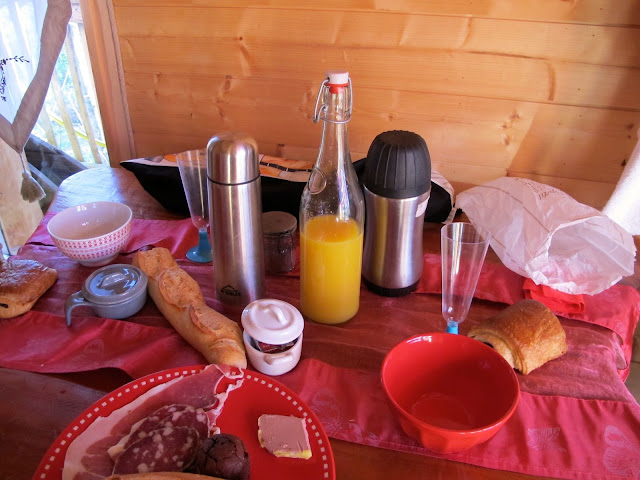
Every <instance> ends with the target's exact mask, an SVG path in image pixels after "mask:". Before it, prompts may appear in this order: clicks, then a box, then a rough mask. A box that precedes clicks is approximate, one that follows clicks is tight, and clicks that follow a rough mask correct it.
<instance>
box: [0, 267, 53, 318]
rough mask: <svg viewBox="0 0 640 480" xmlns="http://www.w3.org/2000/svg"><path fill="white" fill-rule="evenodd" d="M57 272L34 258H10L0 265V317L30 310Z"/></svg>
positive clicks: (51, 282) (16, 314)
mask: <svg viewBox="0 0 640 480" xmlns="http://www.w3.org/2000/svg"><path fill="white" fill-rule="evenodd" d="M57 278H58V272H57V271H56V270H54V269H53V268H49V267H46V266H44V265H43V264H41V263H40V262H37V261H35V260H25V259H19V258H10V259H9V260H7V261H6V262H3V263H2V264H1V265H0V318H13V317H17V316H18V315H21V314H23V313H26V312H28V311H29V310H31V307H33V305H34V304H35V303H36V301H37V300H38V299H39V298H40V297H41V296H42V294H43V293H44V292H46V291H47V290H48V289H49V288H50V287H51V286H52V285H53V284H54V283H55V282H56V280H57Z"/></svg>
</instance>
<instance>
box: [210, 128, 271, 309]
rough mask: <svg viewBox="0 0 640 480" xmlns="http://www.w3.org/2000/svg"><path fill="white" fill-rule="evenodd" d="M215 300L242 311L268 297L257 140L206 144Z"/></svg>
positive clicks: (228, 137)
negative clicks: (265, 296) (265, 289)
mask: <svg viewBox="0 0 640 480" xmlns="http://www.w3.org/2000/svg"><path fill="white" fill-rule="evenodd" d="M207 176H208V178H209V188H208V190H209V219H210V225H211V245H212V250H213V268H214V279H215V288H216V297H217V298H218V300H220V301H221V302H222V303H223V304H225V305H227V306H229V307H232V310H233V309H242V308H244V307H245V306H246V305H248V304H249V303H251V302H253V301H254V300H257V299H259V298H262V297H263V296H264V253H263V246H262V202H261V196H260V193H261V191H260V165H259V158H258V147H257V144H256V141H255V140H254V139H253V138H251V137H250V136H249V135H247V134H245V133H221V134H219V135H216V136H214V137H213V138H211V140H209V143H208V144H207Z"/></svg>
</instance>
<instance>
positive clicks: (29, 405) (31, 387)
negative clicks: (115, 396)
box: [0, 168, 544, 480]
mask: <svg viewBox="0 0 640 480" xmlns="http://www.w3.org/2000/svg"><path fill="white" fill-rule="evenodd" d="M92 200H114V201H119V202H123V203H126V204H127V205H129V206H130V207H131V208H132V209H133V212H134V216H135V217H137V218H159V219H176V218H181V217H178V216H176V215H174V214H172V213H170V212H167V211H166V210H165V209H164V208H163V207H162V206H161V205H160V204H159V203H158V202H157V201H156V200H154V199H153V198H152V197H151V196H150V195H149V194H147V193H146V192H145V191H144V190H143V189H142V187H141V186H140V184H139V183H138V181H137V180H136V179H135V177H134V176H133V174H131V173H130V172H128V171H126V170H124V169H122V168H119V169H92V170H86V171H82V172H79V173H77V174H75V175H73V176H71V177H69V178H68V179H67V180H65V181H64V182H63V183H62V184H61V185H60V189H59V191H58V193H57V195H56V198H55V199H54V202H53V203H52V205H51V208H50V211H60V210H62V209H64V208H66V207H68V206H71V205H76V204H79V203H83V202H86V201H92ZM130 380H131V378H130V377H129V376H128V375H126V374H125V373H123V372H122V371H120V370H110V369H105V370H98V371H91V372H83V373H73V374H57V375H43V374H37V373H30V372H24V371H18V370H10V369H5V368H0V386H1V387H0V445H2V453H1V454H0V458H2V460H1V461H0V478H1V479H4V480H14V479H15V480H24V479H27V478H31V477H32V476H33V474H34V472H35V470H36V468H37V466H38V464H39V463H40V460H41V459H42V457H43V456H44V454H45V452H46V451H47V449H48V448H49V446H50V445H51V444H52V443H53V441H54V440H55V439H56V438H57V437H58V435H59V434H60V432H61V431H62V430H63V429H64V428H65V427H66V426H67V425H68V424H69V423H70V422H71V421H72V420H73V419H74V418H75V417H76V416H78V415H79V414H80V413H81V412H82V411H83V410H84V409H85V408H87V407H88V406H89V405H91V404H92V403H93V402H94V401H96V400H97V399H99V398H100V397H102V396H103V395H104V394H105V393H106V392H110V391H111V390H113V389H115V388H116V387H119V386H121V385H123V384H125V383H127V382H129V381H130ZM331 446H332V448H333V453H334V456H335V463H336V472H337V478H339V479H358V478H362V479H365V478H366V479H393V478H401V479H414V478H415V479H422V478H434V479H435V478H443V479H463V478H465V479H466V478H474V479H526V478H529V479H531V478H544V477H535V476H529V475H522V474H517V473H513V472H505V471H498V470H490V469H486V468H481V467H476V466H472V465H467V464H463V463H457V462H452V461H447V460H439V459H434V458H430V457H426V456H421V455H414V454H409V453H400V452H396V451H391V450H385V449H379V448H374V447H369V446H364V445H359V444H355V443H349V442H345V441H341V440H335V439H332V440H331Z"/></svg>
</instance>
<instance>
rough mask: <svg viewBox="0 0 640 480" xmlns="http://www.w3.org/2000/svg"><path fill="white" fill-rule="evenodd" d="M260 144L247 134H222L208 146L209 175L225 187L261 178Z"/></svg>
mask: <svg viewBox="0 0 640 480" xmlns="http://www.w3.org/2000/svg"><path fill="white" fill-rule="evenodd" d="M259 160H260V159H259V158H258V144H257V143H256V141H255V140H254V139H253V138H252V137H250V136H249V135H248V134H246V133H238V132H236V133H233V132H224V133H220V134H218V135H216V136H214V137H213V138H211V140H209V143H208V144H207V175H208V176H209V180H211V181H212V182H215V183H220V184H223V185H238V184H242V183H247V182H251V181H252V180H255V179H257V178H258V177H259V176H260V162H259Z"/></svg>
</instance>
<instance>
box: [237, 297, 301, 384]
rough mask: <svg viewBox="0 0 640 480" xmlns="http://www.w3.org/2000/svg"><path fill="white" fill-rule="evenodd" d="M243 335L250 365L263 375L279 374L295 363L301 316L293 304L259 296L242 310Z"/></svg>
mask: <svg viewBox="0 0 640 480" xmlns="http://www.w3.org/2000/svg"><path fill="white" fill-rule="evenodd" d="M242 327H243V328H244V332H243V334H242V339H243V340H244V346H245V349H246V350H247V356H248V357H249V361H250V362H251V364H252V365H253V367H254V368H255V369H256V370H258V371H259V372H261V373H264V374H266V375H282V374H283V373H287V372H288V371H289V370H291V369H292V368H293V367H295V366H296V365H297V364H298V361H299V360H300V352H301V351H302V331H303V329H304V319H303V318H302V314H301V313H300V311H298V309H297V308H296V307H294V306H293V305H291V304H289V303H287V302H284V301H282V300H276V299H272V298H262V299H260V300H255V301H253V302H251V303H250V304H249V305H247V306H246V307H245V308H244V310H243V311H242Z"/></svg>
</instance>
